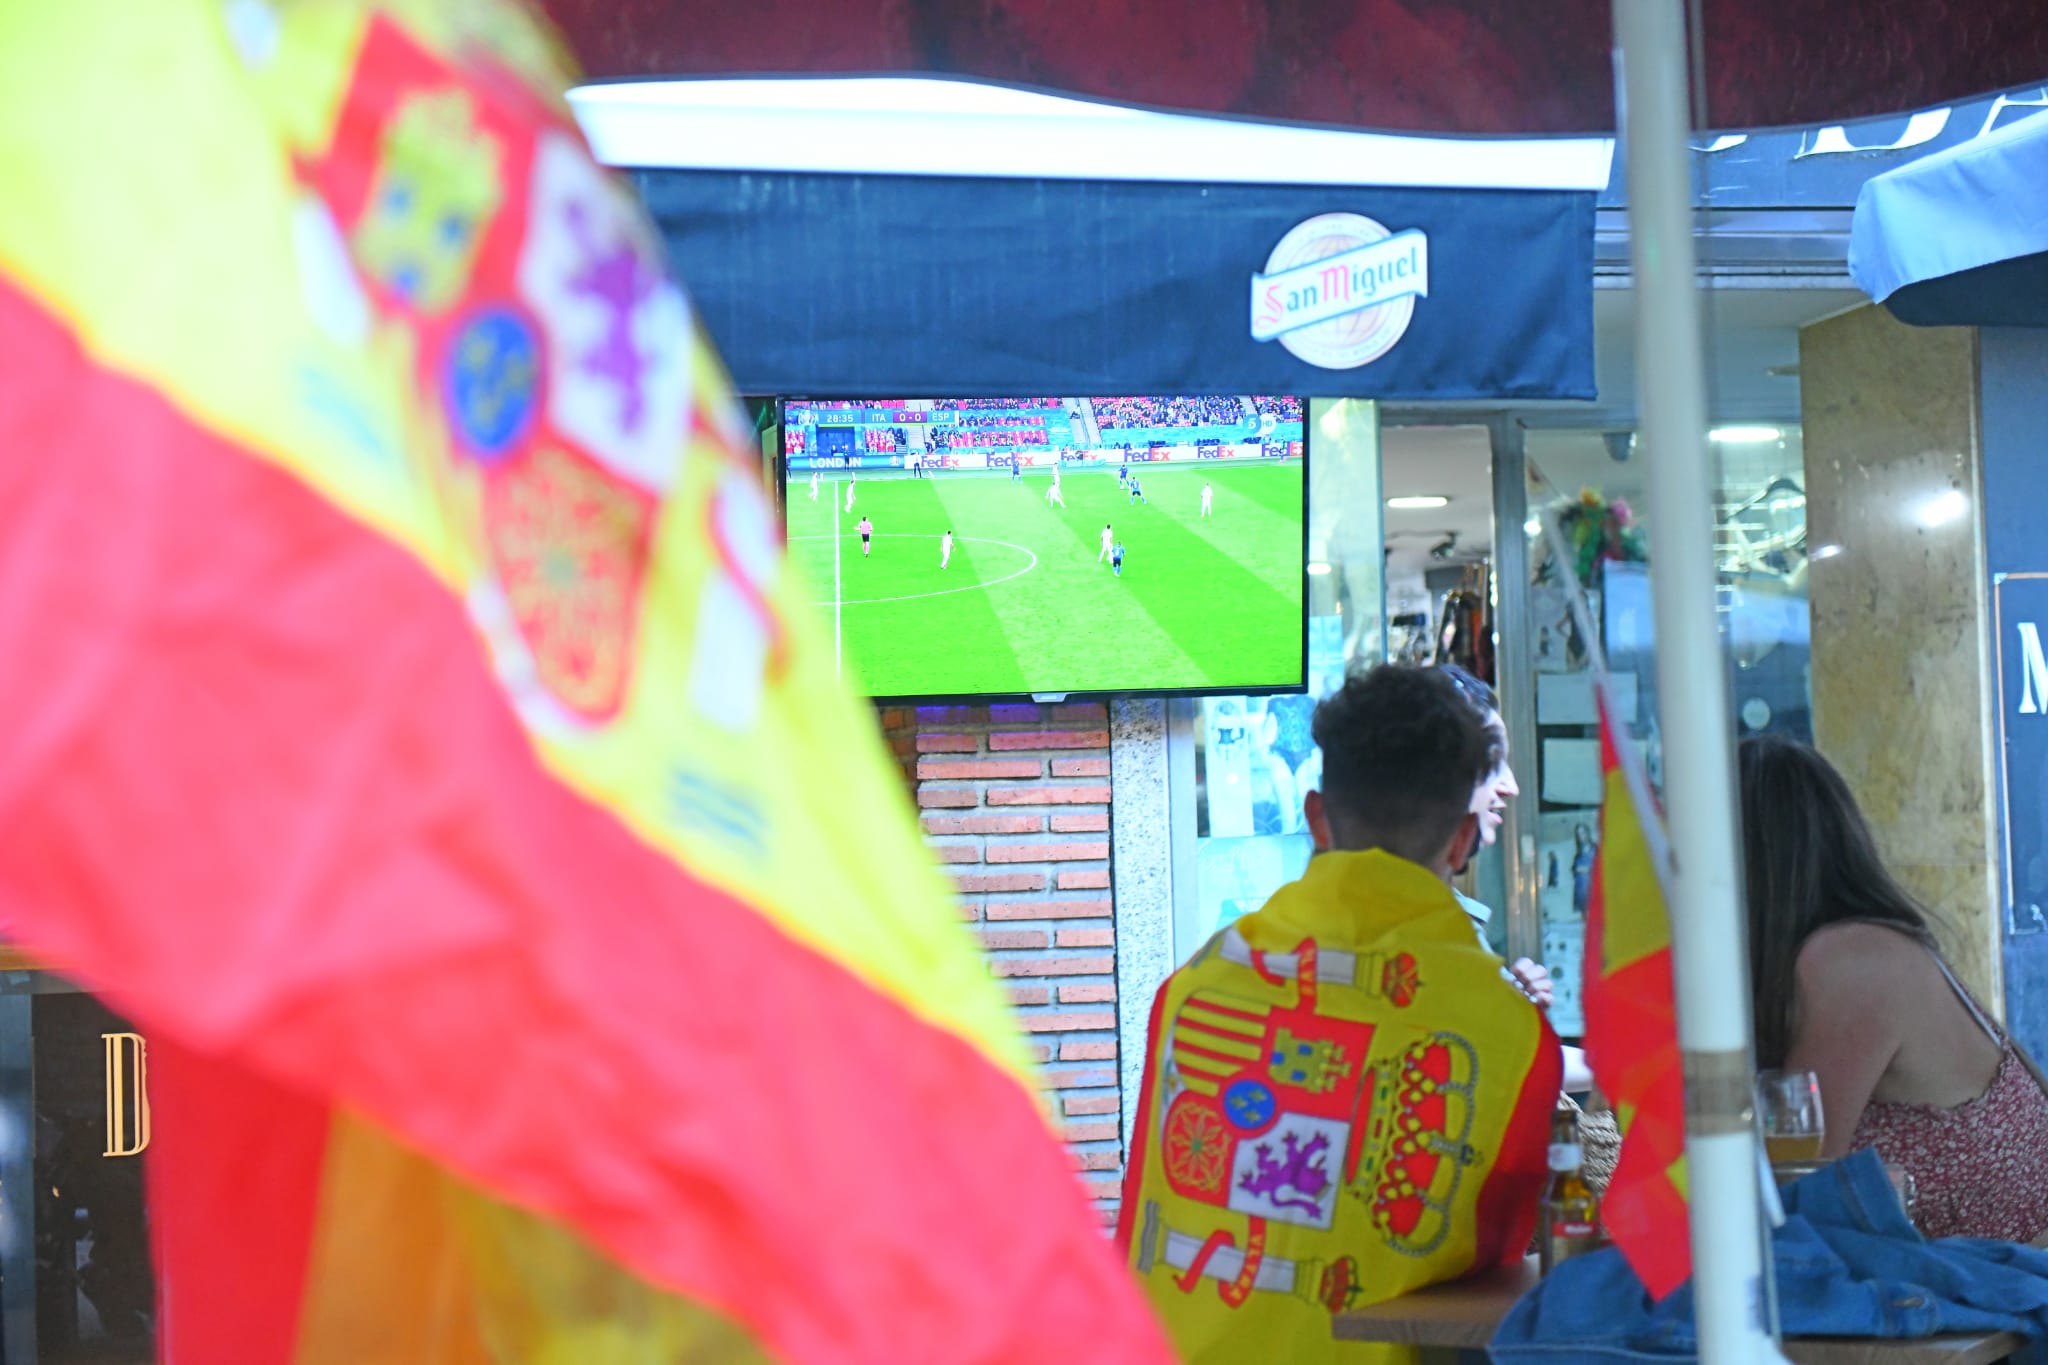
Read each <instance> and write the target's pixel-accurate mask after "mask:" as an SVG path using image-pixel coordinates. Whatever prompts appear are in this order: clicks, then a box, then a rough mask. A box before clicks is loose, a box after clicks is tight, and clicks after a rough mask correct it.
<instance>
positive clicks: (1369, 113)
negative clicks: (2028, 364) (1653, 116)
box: [545, 0, 2048, 133]
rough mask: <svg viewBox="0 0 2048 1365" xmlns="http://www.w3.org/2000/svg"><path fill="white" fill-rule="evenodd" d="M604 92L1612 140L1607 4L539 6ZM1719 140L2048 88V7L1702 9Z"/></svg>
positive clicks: (886, 1)
mask: <svg viewBox="0 0 2048 1365" xmlns="http://www.w3.org/2000/svg"><path fill="white" fill-rule="evenodd" d="M545 4H546V7H547V9H548V10H549V12H550V13H551V14H552V15H553V16H554V18H555V21H556V22H557V23H558V24H559V25H560V26H561V27H562V29H563V31H564V32H565V33H566V35H567V36H568V38H569V41H570V44H571V46H573V47H574V48H575V49H576V51H577V53H578V55H579V56H580V57H581V58H582V60H583V63H584V66H585V68H586V69H587V70H588V71H589V72H590V74H591V75H593V76H599V77H604V76H653V75H760V74H775V73H806V74H821V73H842V74H843V73H856V72H858V73H874V72H935V73H947V74H953V75H962V76H975V77H982V78H986V79H992V80H999V81H1008V82H1017V83H1021V84H1026V85H1033V86H1041V87H1047V88H1052V89H1058V90H1066V91H1072V92H1075V93H1079V94H1084V95H1093V96H1099V97H1105V98H1112V99H1119V100H1127V101H1131V102H1135V103H1141V104H1153V105H1164V106H1171V107H1177V108H1183V109H1196V110H1208V111H1214V112H1220V113H1228V114H1238V115H1254V116H1264V117H1271V118H1281V119H1296V120H1303V121H1309V122H1318V123H1337V124H1349V125H1354V126H1363V127H1374V128H1389V129H1405V130H1433V131H1442V132H1474V133H1478V132H1485V133H1514V132H1526V133H1534V132H1584V131H1593V130H1605V129H1608V128H1610V127H1612V126H1613V117H1614V100H1613V88H1612V75H1611V67H1610V65H1609V58H1608V46H1609V32H1610V9H1609V0H545ZM1704 24H1705V32H1706V56H1707V82H1708V100H1709V110H1710V115H1711V117H1710V119H1709V123H1710V124H1711V126H1714V127H1718V128H1751V127H1761V126H1766V125H1771V124H1786V123H1820V122H1833V121H1836V120H1841V119H1852V118H1859V117H1863V116H1867V115H1874V114H1888V113H1897V112H1901V111H1904V110H1908V109H1913V108H1918V107H1921V106H1925V105H1931V104H1940V103H1943V102H1946V101H1948V100H1952V99H1958V98H1961V97H1963V96H1966V95H1974V94H1983V93H1986V92H1988V91H1991V90H1997V89H2003V88H2006V87H2010V86H2016V85H2021V84H2025V83H2029V82H2034V81H2041V80H2044V79H2048V3H2044V0H1912V2H1911V3H1907V2H1906V0H1706V9H1705V18H1704Z"/></svg>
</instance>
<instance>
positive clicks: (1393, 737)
mask: <svg viewBox="0 0 2048 1365" xmlns="http://www.w3.org/2000/svg"><path fill="white" fill-rule="evenodd" d="M1315 741H1316V743H1317V744H1318V745H1319V746H1320V747H1321V748H1322V751H1323V807H1324V809H1325V810H1326V811H1327V812H1328V816H1329V821H1330V837H1331V842H1332V843H1333V844H1335V845H1336V846H1337V847H1338V848H1345V849H1370V848H1380V849H1385V850H1386V851H1387V852H1389V853H1392V854H1394V855H1396V856H1397V857H1402V858H1406V859H1408V860H1409V861H1410V862H1415V863H1422V864H1425V865H1427V864H1429V863H1430V862H1432V861H1434V860H1435V859H1436V858H1437V857H1438V856H1439V855H1441V854H1442V853H1443V851H1444V849H1445V848H1447V847H1448V846H1449V845H1450V842H1451V839H1452V838H1453V837H1454V836H1455V835H1456V834H1457V832H1458V826H1459V825H1460V824H1461V823H1462V822H1463V821H1464V819H1465V816H1466V815H1467V814H1468V813H1469V812H1470V811H1471V809H1472V793H1473V792H1474V791H1475V790H1476V789H1477V788H1478V786H1479V783H1480V782H1481V781H1482V780H1483V779H1484V778H1485V777H1486V775H1487V774H1488V773H1490V772H1492V771H1493V769H1494V767H1495V766H1496V765H1497V764H1498V763H1499V761H1500V753H1499V741H1498V740H1496V739H1494V738H1493V737H1492V736H1491V735H1490V734H1489V733H1488V732H1487V728H1486V725H1485V722H1484V721H1483V720H1481V718H1480V716H1479V714H1478V713H1477V712H1476V711H1475V710H1474V709H1473V706H1472V704H1471V702H1470V701H1468V700H1467V699H1466V697H1465V696H1464V695H1463V694H1462V693H1461V692H1460V691H1459V690H1458V686H1457V684H1456V683H1454V682H1452V681H1451V679H1450V678H1449V677H1447V676H1446V675H1445V674H1444V671H1443V670H1442V669H1440V668H1431V667H1414V666H1410V665H1406V664H1382V665H1380V666H1379V667H1377V668H1374V669H1372V670H1371V671H1369V672H1365V673H1354V674H1352V675H1351V676H1350V677H1349V678H1347V679H1345V681H1344V686H1343V687H1341V688H1339V689H1338V690H1337V691H1336V692H1335V693H1334V694H1332V695H1331V696H1330V697H1329V698H1328V699H1327V700H1325V701H1324V702H1323V703H1322V705H1320V706H1318V707H1316V717H1315Z"/></svg>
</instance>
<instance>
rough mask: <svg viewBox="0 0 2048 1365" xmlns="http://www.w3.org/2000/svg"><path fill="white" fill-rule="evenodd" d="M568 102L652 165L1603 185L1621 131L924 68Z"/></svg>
mask: <svg viewBox="0 0 2048 1365" xmlns="http://www.w3.org/2000/svg"><path fill="white" fill-rule="evenodd" d="M569 104H570V107H571V108H572V109H573V110H574V111H575V114H576V120H577V122H578V123H580V124H581V125H582V126H583V132H584V135H585V136H587V137H588V138H589V139H590V143H591V147H592V149H593V150H594V151H595V152H596V153H597V157H598V159H599V160H600V161H603V162H605V163H606V164H608V165H613V166H632V167H638V168H643V169H650V170H652V169H664V168H666V169H678V170H741V171H794V172H816V173H840V174H847V173H854V172H869V173H874V174H894V175H962V176H1008V177H1022V178H1027V179H1035V178H1047V179H1061V180H1074V179H1080V180H1146V181H1178V182H1181V183H1195V184H1214V183H1217V182H1219V181H1221V182H1230V183H1239V184H1267V185H1337V186H1344V187H1347V188H1348V187H1350V186H1353V185H1388V186H1421V187H1443V188H1468V189H1531V190H1534V189H1547V190H1602V189H1605V188H1607V180H1608V175H1609V172H1610V170H1611V167H1612V163H1613V159H1614V140H1613V139H1612V138H1603V137H1578V138H1556V137H1551V138H1442V137H1403V136H1396V135H1392V134H1387V133H1365V132H1356V131H1352V130H1349V129H1340V128H1317V127H1307V126H1300V125H1289V124H1282V123H1267V122H1254V121H1251V120H1246V119H1227V118H1210V117H1205V116H1201V115H1193V114H1168V113H1159V112H1156V111H1154V110H1150V109H1142V108H1136V107H1134V106H1131V105H1122V104H1104V103H1099V102H1096V101H1093V100H1083V99H1073V98H1068V97H1066V96H1060V95H1049V94H1042V93H1039V92H1036V91H1030V90H1017V89H1013V88H1011V87H1008V86H1000V85H984V84H980V83H978V82H974V81H958V80H933V79H929V78H918V77H895V76H889V77H863V76H856V77H821V78H802V77H793V78H788V79H773V80H760V79H743V80H716V79H713V80H661V81H618V82H610V83H602V84H596V85H582V86H578V87H576V88H575V89H574V90H571V91H570V92H569Z"/></svg>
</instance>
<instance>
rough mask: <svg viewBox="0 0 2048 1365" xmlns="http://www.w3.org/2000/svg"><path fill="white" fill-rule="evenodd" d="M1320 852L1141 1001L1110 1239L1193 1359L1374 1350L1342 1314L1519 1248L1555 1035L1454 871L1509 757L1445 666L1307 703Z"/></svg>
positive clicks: (1360, 679) (1389, 671)
mask: <svg viewBox="0 0 2048 1365" xmlns="http://www.w3.org/2000/svg"><path fill="white" fill-rule="evenodd" d="M1315 739H1316V743H1317V744H1318V745H1320V746H1321V748H1322V752H1323V790H1322V791H1321V792H1320V793H1317V794H1312V795H1311V797H1310V798H1309V806H1308V815H1309V819H1310V823H1311V825H1312V826H1313V828H1314V829H1315V832H1316V842H1317V847H1318V849H1319V850H1320V851H1319V852H1318V854H1317V856H1316V857H1315V859H1314V860H1313V861H1311V862H1310V864H1309V869H1308V873H1307V875H1306V876H1304V877H1303V878H1302V879H1301V880H1300V881H1297V882H1294V883H1292V884H1291V885H1288V886H1285V887H1282V888H1281V889H1280V890H1279V891H1278V892H1277V893H1275V894H1274V896H1273V898H1272V899H1271V900H1269V901H1268V902H1267V903H1266V904H1265V906H1264V907H1263V908H1261V909H1260V910H1258V911H1256V912H1254V913H1253V914H1250V915H1247V916H1245V917H1244V918H1243V919H1240V920H1238V921H1237V922H1236V923H1235V924H1232V925H1231V926H1229V927H1228V928H1226V929H1224V930H1223V931H1222V932H1221V933H1219V934H1218V935H1217V936H1216V937H1215V938H1213V939H1211V940H1210V941H1209V943H1208V944H1207V946H1205V947H1204V948H1203V949H1202V950H1201V951H1200V952H1199V953H1197V954H1196V955H1195V957H1194V959H1193V960H1192V961H1190V962H1189V963H1188V964H1187V965H1186V966H1184V967H1182V968H1181V969H1180V970H1179V971H1177V972H1175V973H1174V974H1173V976H1172V977H1170V978H1169V979H1168V980H1167V982H1166V984H1165V985H1164V986H1162V987H1161V988H1160V991H1159V995H1158V998H1157V999H1156V1000H1155V1002H1154V1004H1153V1008H1152V1024H1151V1042H1150V1048H1149V1051H1148V1053H1147V1058H1146V1070H1145V1080H1144V1088H1143V1094H1142V1097H1141V1099H1140V1102H1139V1108H1138V1115H1137V1125H1136V1135H1135V1137H1134V1139H1133V1143H1132V1151H1131V1159H1130V1164H1129V1166H1128V1167H1127V1169H1126V1173H1125V1184H1124V1199H1123V1208H1122V1214H1121V1221H1120V1223H1119V1225H1118V1229H1117V1237H1118V1243H1119V1245H1120V1246H1121V1247H1122V1248H1123V1249H1124V1252H1125V1255H1126V1256H1127V1257H1128V1258H1129V1260H1130V1263H1131V1265H1132V1266H1133V1268H1134V1269H1135V1270H1136V1272H1137V1273H1138V1275H1139V1277H1140V1280H1141V1282H1142V1283H1143V1285H1144V1287H1145V1291H1146V1294H1147V1295H1148V1296H1149V1297H1150V1299H1151V1301H1152V1303H1153V1305H1154V1306H1155V1307H1156V1308H1157V1309H1158V1311H1159V1314H1160V1316H1161V1317H1162V1318H1163V1319H1164V1320H1165V1321H1166V1323H1167V1326H1168V1329H1169V1331H1170V1332H1171V1333H1172V1335H1173V1338H1174V1343H1175V1345H1177V1346H1178V1347H1179V1348H1180V1350H1181V1351H1182V1353H1183V1354H1184V1356H1185V1357H1186V1358H1187V1359H1188V1360H1190V1361H1194V1362H1218V1363H1219V1365H1222V1363H1225V1362H1241V1361H1255V1360H1275V1361H1278V1360H1286V1361H1319V1360H1329V1361H1363V1360H1372V1359H1388V1358H1393V1357H1394V1356H1395V1354H1396V1353H1395V1352H1393V1351H1391V1350H1389V1349H1388V1348H1376V1347H1366V1346H1358V1345H1352V1344H1348V1343H1343V1342H1338V1341H1336V1340H1335V1339H1334V1337H1333V1336H1332V1323H1331V1317H1332V1315H1333V1314H1335V1313H1338V1312H1341V1311H1343V1310H1344V1309H1345V1308H1347V1307H1349V1306H1351V1305H1354V1304H1360V1303H1374V1302H1378V1301H1381V1300H1384V1299H1390V1298H1393V1297H1395V1296H1397V1295H1400V1294H1402V1293H1405V1292H1407V1291H1408V1290H1411V1289H1416V1288H1419V1287H1421V1286H1423V1285H1427V1284H1431V1283H1434V1282H1436V1281H1439V1280H1446V1279H1451V1278H1453V1277H1455V1276H1458V1275H1461V1274H1464V1273H1465V1272H1467V1271H1469V1270H1472V1269H1474V1268H1476V1267H1480V1266H1486V1265H1492V1264H1496V1263H1498V1262H1501V1261H1505V1260H1510V1259H1514V1258H1517V1257H1520V1256H1521V1255H1522V1254H1523V1253H1524V1251H1525V1250H1526V1249H1527V1247H1528V1244H1529V1235H1530V1231H1531V1229H1532V1228H1533V1227H1534V1225H1535V1219H1536V1203H1537V1199H1538V1197H1539V1195H1540V1193H1541V1190H1542V1185H1543V1179H1544V1174H1545V1160H1544V1157H1545V1147H1546V1143H1547V1142H1548V1138H1549V1121H1550V1114H1551V1110H1552V1108H1553V1106H1554V1105H1555V1104H1556V1102H1557V1093H1558V1081H1559V1072H1560V1059H1559V1052H1558V1044H1557V1037H1556V1035H1555V1034H1553V1033H1552V1032H1551V1031H1550V1026H1549V1025H1548V1023H1546V1022H1545V1020H1544V1018H1543V1016H1542V1015H1541V1014H1540V1013H1539V1012H1538V1011H1537V1009H1536V1007H1535V1006H1534V1005H1533V1004H1532V1003H1531V1002H1530V1001H1528V1000H1527V999H1526V998H1524V997H1523V996H1522V994H1521V993H1520V992H1519V991H1518V990H1516V988H1515V987H1514V986H1513V985H1511V984H1510V983H1509V982H1508V981H1506V980H1505V979H1503V977H1502V975H1501V971H1500V962H1499V959H1497V958H1495V957H1494V956H1493V955H1492V954H1491V953H1489V952H1487V951H1486V950H1485V949H1483V948H1482V947H1480V946H1479V944H1478V943H1476V942H1474V940H1473V937H1472V928H1471V924H1470V922H1469V921H1468V920H1467V919H1466V916H1465V912H1464V910H1463V909H1462V908H1461V907H1460V906H1459V904H1458V902H1457V900H1456V898H1455V897H1454V896H1453V895H1452V893H1451V889H1450V885H1449V878H1450V869H1451V868H1452V867H1454V866H1457V865H1460V864H1462V863H1463V861H1464V859H1465V857H1466V856H1467V855H1468V853H1469V852H1470V847H1471V845H1472V843H1473V842H1474V840H1476V838H1477V837H1478V824H1477V817H1476V816H1474V815H1473V814H1472V812H1471V805H1472V793H1473V790H1474V789H1475V788H1476V787H1477V786H1478V783H1479V781H1480V779H1481V778H1482V777H1483V776H1485V775H1486V774H1487V773H1488V772H1490V771H1491V769H1492V767H1493V765H1494V764H1495V763H1497V762H1498V761H1499V754H1498V752H1497V750H1496V749H1495V748H1494V741H1492V740H1491V739H1490V738H1489V736H1488V733H1487V731H1486V728H1485V726H1484V725H1483V723H1482V722H1481V720H1480V718H1479V717H1478V716H1477V715H1476V714H1475V713H1474V712H1473V710H1472V708H1471V707H1470V706H1469V705H1467V704H1466V702H1465V701H1464V700H1463V699H1462V698H1461V697H1460V696H1459V694H1458V692H1457V690H1456V688H1455V687H1454V685H1453V684H1452V683H1451V681H1450V680H1449V679H1448V678H1447V677H1445V676H1444V675H1443V673H1442V672H1441V671H1440V670H1436V669H1417V668H1404V667H1392V666H1389V667H1382V668H1378V669H1375V670H1373V671H1372V672H1371V673H1369V674H1364V675H1360V676H1356V677H1353V678H1352V679H1350V680H1349V681H1348V682H1346V683H1345V685H1344V687H1343V688H1342V689H1341V690H1340V691H1339V692H1338V693H1337V694H1336V695H1335V696H1333V697H1332V698H1330V699H1329V700H1327V701H1325V702H1324V703H1323V704H1322V705H1321V706H1320V707H1319V708H1318V709H1317V712H1316V718H1315Z"/></svg>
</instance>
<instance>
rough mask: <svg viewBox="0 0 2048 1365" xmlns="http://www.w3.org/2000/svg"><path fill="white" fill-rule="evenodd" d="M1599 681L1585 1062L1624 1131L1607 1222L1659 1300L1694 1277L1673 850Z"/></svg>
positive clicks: (1600, 674)
mask: <svg viewBox="0 0 2048 1365" xmlns="http://www.w3.org/2000/svg"><path fill="white" fill-rule="evenodd" d="M1596 668H1597V661H1596ZM1597 678H1598V689H1597V695H1598V697H1599V701H1600V767H1601V777H1602V781H1603V783H1604V793H1605V794H1604V796H1603V798H1602V800H1601V805H1600V853H1599V857H1598V860H1597V861H1596V862H1595V863H1594V866H1593V886H1592V894H1591V895H1590V896H1589V897H1588V900H1587V904H1586V966H1585V978H1584V979H1585V1005H1586V1054H1587V1058H1588V1060H1589V1061H1591V1063H1592V1066H1593V1076H1594V1079H1595V1081H1596V1082H1597V1083H1598V1084H1599V1086H1600V1089H1601V1091H1602V1092H1603V1093H1604V1094H1605V1095H1606V1096H1607V1098H1608V1100H1609V1101H1610V1102H1611V1103H1612V1104H1613V1105H1614V1111H1615V1117H1616V1119H1617V1121H1618V1122H1619V1123H1620V1126H1621V1158H1620V1160H1619V1161H1618V1162H1617V1163H1616V1165H1615V1168H1614V1176H1613V1179H1612V1181H1611V1182H1610V1183H1609V1184H1608V1187H1607V1194H1606V1196H1605V1198H1604V1199H1603V1200H1602V1201H1601V1206H1600V1216H1601V1220H1602V1222H1603V1223H1604V1224H1605V1225H1606V1229H1607V1234H1608V1236H1610V1237H1611V1238H1613V1239H1614V1243H1615V1245H1616V1246H1618V1247H1620V1248H1621V1251H1622V1254H1623V1255H1625V1256H1626V1257H1627V1258H1628V1263H1629V1266H1630V1267H1631V1268H1632V1269H1633V1270H1634V1271H1635V1272H1636V1276H1637V1278H1638V1279H1640V1280H1642V1282H1643V1286H1644V1287H1645V1288H1646V1289H1648V1290H1649V1291H1650V1294H1651V1296H1652V1297H1654V1298H1659V1299H1661V1298H1663V1297H1664V1296H1665V1295H1667V1294H1669V1293H1670V1292H1671V1291H1672V1290H1674V1289H1676V1288H1678V1287H1679V1286H1680V1285H1682V1284H1684V1283H1685V1281H1686V1280H1687V1279H1688V1278H1689V1277H1690V1276H1691V1274H1692V1249H1691V1242H1690V1238H1689V1234H1688V1231H1687V1228H1688V1207H1689V1206H1688V1204H1687V1196H1686V1184H1685V1084H1684V1079H1683V1068H1682V1066H1681V1065H1680V1059H1679V1049H1678V1009H1677V999H1676V996H1675V995H1674V994H1673V991H1672V980H1671V917H1670V914H1669V913H1668V911H1667V910H1666V908H1665V906H1666V904H1667V902H1666V900H1665V897H1664V885H1665V883H1664V877H1663V875H1662V869H1663V868H1665V867H1666V866H1668V865H1669V858H1670V853H1669V844H1668V842H1667V841H1666V840H1665V838H1664V833H1663V825H1662V823H1661V819H1660V817H1659V815H1658V812H1657V809H1656V804H1655V801H1654V798H1653V797H1652V796H1651V794H1650V785H1649V781H1648V775H1647V774H1646V773H1644V771H1643V768H1642V764H1641V762H1640V759H1639V757H1638V755H1637V754H1636V751H1635V748H1634V746H1633V743H1632V742H1631V741H1630V740H1629V738H1628V736H1627V735H1626V734H1625V733H1617V730H1616V727H1615V724H1614V717H1613V707H1612V701H1611V694H1610V692H1609V689H1608V682H1607V675H1606V672H1605V670H1604V669H1598V671H1597Z"/></svg>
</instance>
